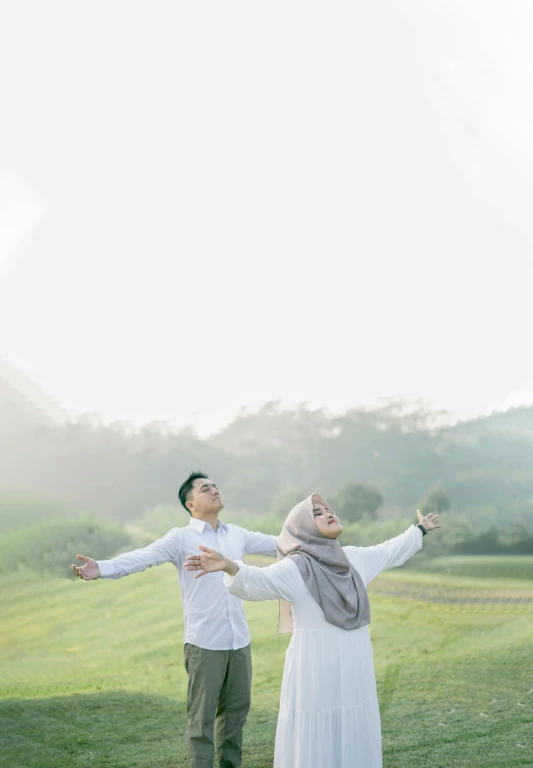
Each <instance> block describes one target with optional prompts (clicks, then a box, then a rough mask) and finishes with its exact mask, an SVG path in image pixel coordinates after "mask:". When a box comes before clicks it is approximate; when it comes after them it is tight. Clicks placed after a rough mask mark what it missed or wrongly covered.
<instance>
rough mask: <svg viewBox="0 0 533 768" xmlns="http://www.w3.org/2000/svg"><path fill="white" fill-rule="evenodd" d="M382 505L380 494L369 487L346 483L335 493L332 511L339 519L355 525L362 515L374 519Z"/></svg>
mask: <svg viewBox="0 0 533 768" xmlns="http://www.w3.org/2000/svg"><path fill="white" fill-rule="evenodd" d="M382 504H383V496H382V495H381V493H380V492H379V491H378V490H376V489H375V488H372V486H370V485H361V484H360V483H348V484H347V485H343V487H342V488H341V489H340V490H339V491H338V492H337V495H336V496H335V499H334V509H335V511H336V512H338V514H339V516H340V517H341V518H344V519H346V520H348V521H349V522H350V523H355V522H357V520H360V519H361V518H362V517H364V515H369V516H370V517H374V515H375V514H376V512H377V511H378V509H379V508H380V507H381V505H382Z"/></svg>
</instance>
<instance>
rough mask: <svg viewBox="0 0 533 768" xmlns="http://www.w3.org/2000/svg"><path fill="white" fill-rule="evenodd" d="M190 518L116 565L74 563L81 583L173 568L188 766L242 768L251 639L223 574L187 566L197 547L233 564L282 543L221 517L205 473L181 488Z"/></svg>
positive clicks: (193, 476)
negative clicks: (205, 574)
mask: <svg viewBox="0 0 533 768" xmlns="http://www.w3.org/2000/svg"><path fill="white" fill-rule="evenodd" d="M179 498H180V501H181V503H182V504H183V506H184V507H185V509H186V510H187V511H188V513H189V514H190V516H191V519H190V521H189V525H188V526H185V527H184V528H173V529H172V530H171V531H169V532H168V533H167V534H166V536H163V538H161V539H158V540H157V541H154V542H153V544H150V545H149V546H147V547H144V548H143V549H136V550H134V551H133V552H126V553H125V554H123V555H119V556H118V557H115V558H113V559H112V560H99V561H97V560H92V559H91V558H90V557H86V556H84V555H77V557H78V559H79V560H83V561H84V563H85V565H83V566H82V567H77V566H76V565H73V566H72V567H73V569H74V571H75V573H76V574H77V575H78V576H79V577H80V578H82V579H85V580H86V581H90V580H92V579H98V578H104V579H106V578H107V579H120V578H121V577H122V576H128V575H129V574H130V573H138V572H139V571H144V570H146V568H149V567H151V566H153V565H161V564H162V563H167V562H170V563H174V565H175V566H176V568H177V571H178V576H179V579H180V583H181V594H182V601H183V614H184V643H185V669H186V670H187V674H188V678H189V680H188V690H187V719H188V728H187V741H188V752H189V766H190V768H212V766H213V761H214V757H215V752H216V757H217V760H218V761H219V765H220V768H238V767H239V766H240V764H241V755H242V729H243V726H244V724H245V722H246V716H247V714H248V711H249V709H250V692H251V683H252V664H251V657H250V635H249V632H248V625H247V623H246V618H245V615H244V610H243V607H242V601H241V600H239V599H238V598H236V597H234V596H233V595H230V594H229V592H228V591H227V589H226V588H225V586H224V574H223V573H222V572H220V573H218V574H216V578H214V579H213V580H211V581H210V580H208V579H194V578H193V576H194V574H192V573H189V572H188V571H186V570H185V569H184V568H183V565H184V563H185V562H186V558H187V555H193V554H194V555H195V554H197V552H198V546H200V545H201V546H206V547H209V548H210V549H215V550H217V551H218V552H222V553H223V554H224V555H225V556H226V557H227V558H230V559H232V560H242V558H243V556H244V555H252V554H259V553H265V554H272V555H273V554H276V537H275V536H267V535H266V534H264V533H252V532H251V531H247V530H245V529H244V528H240V527H239V526H237V525H226V524H225V523H223V522H222V520H219V519H218V515H219V512H220V511H221V509H222V508H223V506H224V502H223V500H222V495H221V493H220V491H219V489H218V487H217V486H216V484H215V483H213V482H212V481H211V480H210V479H209V477H208V476H207V475H205V474H204V473H203V472H194V473H192V474H191V475H190V476H189V477H188V478H187V480H185V482H184V483H183V485H182V486H181V488H180V490H179Z"/></svg>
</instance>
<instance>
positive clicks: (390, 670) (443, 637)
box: [0, 558, 533, 768]
mask: <svg viewBox="0 0 533 768" xmlns="http://www.w3.org/2000/svg"><path fill="white" fill-rule="evenodd" d="M475 565H476V564H475V563H470V565H469V569H470V570H469V572H468V574H467V575H468V578H460V577H459V576H457V575H456V576H450V575H447V574H444V573H443V574H440V573H439V574H435V573H430V572H423V573H416V572H415V571H412V570H409V571H406V570H404V569H401V570H397V571H390V572H388V573H386V574H384V575H383V576H382V577H380V578H379V579H378V580H376V582H375V583H374V584H373V585H372V587H371V605H372V624H371V631H372V638H373V644H374V653H375V661H376V672H377V677H378V690H379V697H380V706H381V712H382V728H383V745H384V766H386V767H387V768H445V767H446V768H447V767H448V766H449V767H450V768H452V767H453V768H462V766H468V768H518V767H519V766H520V767H521V768H525V767H526V766H529V767H530V768H533V714H532V713H533V602H526V601H527V600H530V601H533V583H532V582H531V581H529V582H528V580H527V578H526V579H524V578H523V579H522V580H521V581H518V580H512V579H510V578H508V573H507V572H504V571H499V570H498V565H497V563H494V562H493V563H492V564H491V565H490V564H489V563H488V562H485V561H484V559H483V558H480V559H479V561H478V567H479V573H481V574H482V575H483V577H484V578H482V579H478V578H476V577H475V573H476V571H475V567H474V566H475ZM522 565H523V563H522ZM530 565H531V563H530ZM521 573H523V571H521ZM489 574H490V578H488V575H489ZM501 575H505V576H506V577H507V578H505V579H501V578H500V576H501ZM517 596H518V597H519V598H520V599H521V602H508V600H509V598H513V599H516V597H517ZM480 598H491V599H492V600H494V601H495V602H486V601H480ZM246 610H247V614H248V618H249V622H250V628H251V633H252V648H253V655H254V686H253V705H252V706H253V708H252V713H251V715H250V717H249V720H248V725H247V727H246V732H245V759H244V766H245V768H266V767H267V766H271V765H272V758H273V746H274V730H275V724H276V713H277V705H278V699H279V688H280V681H281V674H282V667H283V659H284V651H285V648H286V646H287V643H288V639H289V638H288V637H287V636H278V635H277V634H276V627H277V611H278V608H277V604H276V603H273V602H270V603H248V604H247V605H246ZM0 622H1V633H0V766H2V768H4V767H5V768H78V767H79V768H85V767H86V766H87V768H89V767H90V768H163V767H164V768H176V767H177V766H186V759H185V754H186V747H185V730H186V718H185V692H186V676H185V670H184V668H183V661H182V659H183V650H182V617H181V605H180V598H179V589H178V586H177V583H176V574H175V570H174V569H173V568H172V567H171V566H162V567H161V568H154V569H151V570H149V571H147V572H145V573H142V574H138V575H135V576H130V577H128V578H126V579H122V580H121V581H118V582H109V581H100V582H94V583H86V582H82V581H79V580H78V581H68V580H50V579H43V580H41V581H39V580H37V579H36V578H35V577H33V578H30V577H28V576H22V575H19V576H16V577H10V578H4V579H3V580H2V581H1V582H0ZM317 663H322V662H321V661H320V660H319V659H317ZM310 768H311V767H310ZM316 768H334V767H333V766H317V767H316ZM354 768H359V767H354ZM362 768H364V766H363V767H362Z"/></svg>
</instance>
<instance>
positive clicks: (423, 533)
mask: <svg viewBox="0 0 533 768" xmlns="http://www.w3.org/2000/svg"><path fill="white" fill-rule="evenodd" d="M416 527H417V528H420V530H421V531H422V536H425V535H426V533H427V531H426V529H425V528H424V526H423V525H422V523H418V524H417V526H416Z"/></svg>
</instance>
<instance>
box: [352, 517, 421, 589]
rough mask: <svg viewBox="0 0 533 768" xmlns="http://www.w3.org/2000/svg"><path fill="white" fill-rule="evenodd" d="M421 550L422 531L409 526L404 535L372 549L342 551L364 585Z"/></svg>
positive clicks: (360, 548)
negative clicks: (359, 574)
mask: <svg viewBox="0 0 533 768" xmlns="http://www.w3.org/2000/svg"><path fill="white" fill-rule="evenodd" d="M420 549H422V531H421V530H420V528H417V527H416V526H415V525H410V526H409V528H408V529H407V530H406V531H405V533H401V534H400V535H399V536H395V537H394V539H389V540H388V541H384V542H383V544H376V545H375V546H374V547H344V550H345V552H346V554H347V556H348V558H349V559H350V561H351V562H352V563H353V565H354V566H355V567H356V568H357V569H358V570H359V572H360V573H361V576H362V578H363V580H364V581H365V584H369V583H370V582H371V581H372V579H375V578H376V576H378V575H379V574H380V573H381V572H382V571H385V570H386V569H387V568H397V567H398V566H399V565H403V564H404V563H405V562H406V561H407V560H409V558H410V557H412V556H413V555H414V554H415V552H418V551H419V550H420Z"/></svg>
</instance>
